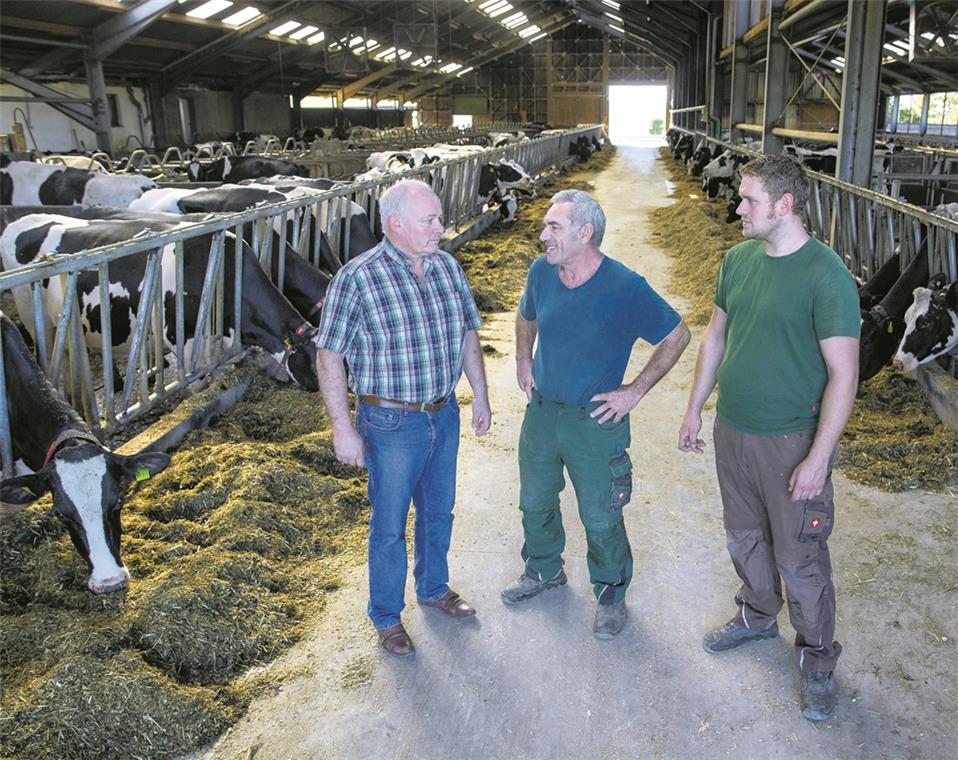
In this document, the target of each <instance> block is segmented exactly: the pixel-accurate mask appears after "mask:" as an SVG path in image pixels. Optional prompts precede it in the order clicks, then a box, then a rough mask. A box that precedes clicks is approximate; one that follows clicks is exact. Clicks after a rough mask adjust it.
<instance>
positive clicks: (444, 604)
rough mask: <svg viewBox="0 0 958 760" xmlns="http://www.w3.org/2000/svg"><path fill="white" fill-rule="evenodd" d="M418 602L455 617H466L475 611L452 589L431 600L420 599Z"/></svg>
mask: <svg viewBox="0 0 958 760" xmlns="http://www.w3.org/2000/svg"><path fill="white" fill-rule="evenodd" d="M419 603H420V604H424V605H426V606H427V607H436V608H438V609H440V610H442V611H443V612H445V613H446V614H447V615H449V616H451V617H456V618H467V617H472V616H473V615H475V614H476V611H475V610H474V609H473V608H472V607H470V606H469V605H468V604H466V602H465V601H464V600H463V598H462V597H461V596H459V594H457V593H456V592H455V591H453V590H452V589H450V590H449V591H447V592H446V593H445V594H443V595H442V596H441V597H439V598H438V599H436V600H434V601H432V602H429V601H426V600H425V599H420V600H419Z"/></svg>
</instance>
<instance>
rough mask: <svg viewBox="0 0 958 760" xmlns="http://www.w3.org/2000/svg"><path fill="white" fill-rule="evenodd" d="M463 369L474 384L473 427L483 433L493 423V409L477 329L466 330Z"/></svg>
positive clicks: (480, 433) (477, 433)
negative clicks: (490, 403)
mask: <svg viewBox="0 0 958 760" xmlns="http://www.w3.org/2000/svg"><path fill="white" fill-rule="evenodd" d="M462 369H463V372H465V373H466V378H467V379H468V380H469V385H471V386H472V429H473V430H474V431H475V432H476V435H483V434H484V433H486V432H487V431H488V430H489V426H490V425H491V424H492V410H491V408H490V407H489V388H488V386H487V385H486V366H485V364H484V363H483V360H482V346H480V345H479V334H478V333H477V332H476V331H475V330H466V339H465V346H464V352H463V356H462Z"/></svg>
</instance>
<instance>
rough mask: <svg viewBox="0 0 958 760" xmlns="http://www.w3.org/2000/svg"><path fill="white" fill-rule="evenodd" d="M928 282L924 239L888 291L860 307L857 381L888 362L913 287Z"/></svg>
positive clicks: (900, 335)
mask: <svg viewBox="0 0 958 760" xmlns="http://www.w3.org/2000/svg"><path fill="white" fill-rule="evenodd" d="M926 282H928V254H927V249H926V246H925V243H924V242H922V244H921V247H920V248H919V250H918V252H917V253H916V254H915V258H913V259H912V260H911V262H910V263H909V264H908V266H907V267H905V269H904V271H903V272H902V273H901V276H900V277H899V278H898V279H897V280H896V281H895V284H894V285H892V286H891V289H889V291H888V293H886V294H885V296H884V297H883V298H882V299H881V301H879V302H878V304H877V305H875V306H873V307H872V308H871V309H868V310H867V311H865V310H863V311H862V337H861V344H860V346H859V352H858V364H859V369H858V381H859V382H865V381H866V380H868V379H869V378H871V377H874V376H875V375H876V374H878V372H879V371H880V370H881V368H882V367H884V366H885V365H886V364H888V363H889V362H890V361H891V359H892V356H893V355H894V354H895V349H896V348H897V347H898V345H899V344H900V343H901V340H902V338H903V337H904V335H905V312H906V311H907V310H908V306H909V305H910V304H911V302H912V293H913V291H914V290H915V288H918V287H920V286H922V285H923V284H924V283H926Z"/></svg>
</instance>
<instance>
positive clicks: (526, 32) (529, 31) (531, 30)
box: [519, 24, 541, 39]
mask: <svg viewBox="0 0 958 760" xmlns="http://www.w3.org/2000/svg"><path fill="white" fill-rule="evenodd" d="M539 31H541V30H540V29H539V27H538V26H536V25H535V24H533V25H532V26H527V27H526V28H525V29H522V30H521V31H520V32H519V36H520V37H522V38H523V39H526V38H527V37H531V36H532V35H533V34H535V33H536V32H539Z"/></svg>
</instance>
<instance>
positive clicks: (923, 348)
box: [894, 274, 958, 372]
mask: <svg viewBox="0 0 958 760" xmlns="http://www.w3.org/2000/svg"><path fill="white" fill-rule="evenodd" d="M913 296H914V302H913V303H912V305H911V306H909V307H908V311H906V312H905V335H904V337H903V338H902V341H901V344H900V345H899V346H898V351H897V353H896V354H895V360H894V364H895V366H896V367H899V368H901V369H904V370H907V371H909V372H913V371H914V370H915V369H916V368H917V367H918V365H919V364H925V363H926V362H930V361H931V360H932V359H936V358H937V357H939V356H942V355H944V354H947V353H949V352H952V351H954V350H955V349H956V348H958V282H952V283H949V282H948V280H947V278H946V277H945V275H943V274H936V275H935V276H934V277H933V278H932V281H931V283H929V286H928V287H927V288H915V290H914V293H913Z"/></svg>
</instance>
